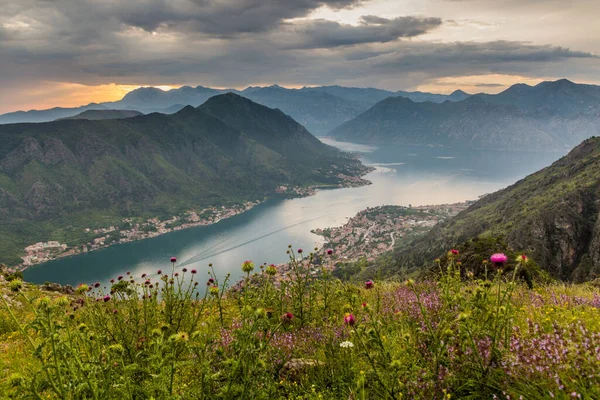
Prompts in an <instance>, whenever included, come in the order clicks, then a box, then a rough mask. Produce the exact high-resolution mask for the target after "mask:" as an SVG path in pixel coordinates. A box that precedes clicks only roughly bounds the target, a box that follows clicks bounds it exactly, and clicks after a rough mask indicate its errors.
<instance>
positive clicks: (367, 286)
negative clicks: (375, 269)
mask: <svg viewBox="0 0 600 400" xmlns="http://www.w3.org/2000/svg"><path fill="white" fill-rule="evenodd" d="M374 285H375V284H374V283H373V281H371V280H368V281H366V282H365V288H366V289H373V286H374Z"/></svg>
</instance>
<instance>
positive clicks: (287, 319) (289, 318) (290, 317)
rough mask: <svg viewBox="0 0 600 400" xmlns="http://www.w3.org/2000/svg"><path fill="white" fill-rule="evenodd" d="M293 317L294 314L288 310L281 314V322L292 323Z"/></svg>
mask: <svg viewBox="0 0 600 400" xmlns="http://www.w3.org/2000/svg"><path fill="white" fill-rule="evenodd" d="M293 319H294V314H292V313H291V312H286V313H284V314H283V315H282V316H281V322H283V323H284V324H289V323H291V322H292V320H293Z"/></svg>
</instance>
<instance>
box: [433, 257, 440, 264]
mask: <svg viewBox="0 0 600 400" xmlns="http://www.w3.org/2000/svg"><path fill="white" fill-rule="evenodd" d="M433 262H434V263H436V264H439V263H440V262H442V261H441V260H440V259H439V258H436V259H435V260H433Z"/></svg>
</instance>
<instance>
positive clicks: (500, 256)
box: [490, 253, 508, 265]
mask: <svg viewBox="0 0 600 400" xmlns="http://www.w3.org/2000/svg"><path fill="white" fill-rule="evenodd" d="M490 261H491V262H493V263H494V264H496V265H503V264H505V263H506V261H508V257H506V255H505V254H504V253H496V254H492V256H491V257H490Z"/></svg>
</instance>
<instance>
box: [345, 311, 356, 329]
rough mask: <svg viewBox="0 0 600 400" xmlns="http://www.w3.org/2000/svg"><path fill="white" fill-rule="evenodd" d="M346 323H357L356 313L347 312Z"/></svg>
mask: <svg viewBox="0 0 600 400" xmlns="http://www.w3.org/2000/svg"><path fill="white" fill-rule="evenodd" d="M344 323H345V324H346V325H348V326H354V324H355V323H356V319H355V318H354V315H352V314H346V316H345V317H344Z"/></svg>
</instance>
